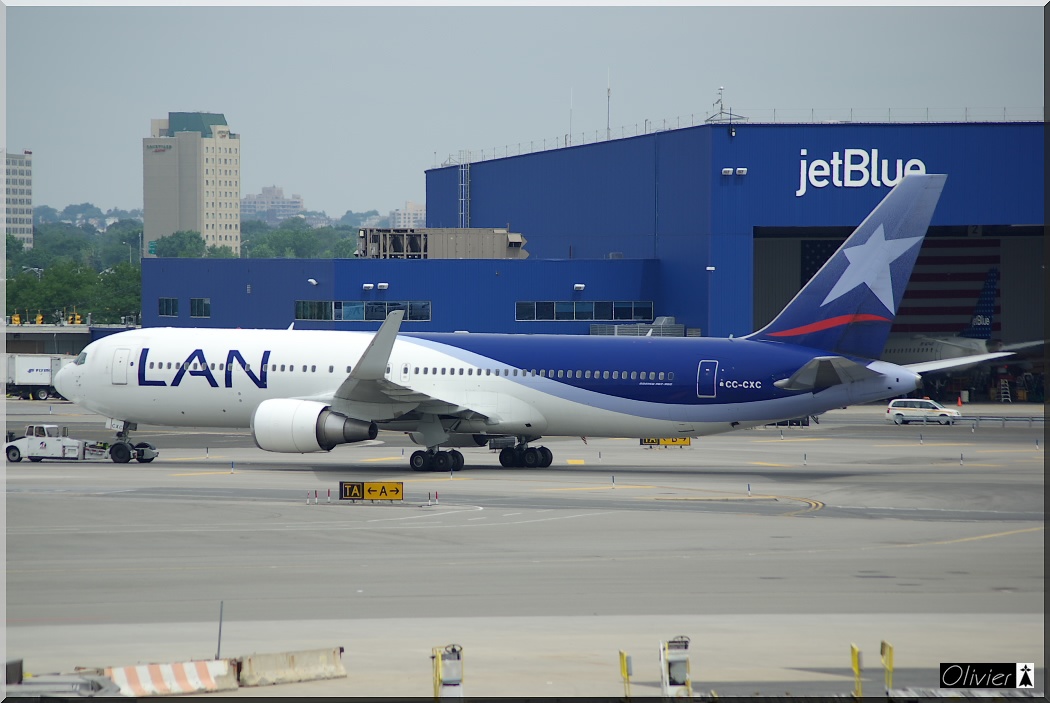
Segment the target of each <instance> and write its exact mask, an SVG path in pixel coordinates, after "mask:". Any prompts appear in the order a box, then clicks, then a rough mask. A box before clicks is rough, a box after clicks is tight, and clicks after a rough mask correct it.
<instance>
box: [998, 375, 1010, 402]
mask: <svg viewBox="0 0 1050 703" xmlns="http://www.w3.org/2000/svg"><path fill="white" fill-rule="evenodd" d="M999 402H1000V403H1013V401H1012V400H1011V399H1010V382H1009V381H1008V380H1006V379H1005V378H1000V379H999Z"/></svg>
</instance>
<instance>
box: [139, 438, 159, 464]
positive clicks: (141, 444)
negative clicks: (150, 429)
mask: <svg viewBox="0 0 1050 703" xmlns="http://www.w3.org/2000/svg"><path fill="white" fill-rule="evenodd" d="M135 449H153V450H155V449H156V447H154V446H153V445H152V444H150V443H149V442H139V443H138V444H136V445H135ZM155 458H156V457H152V456H151V457H150V458H148V459H143V458H142V453H141V452H135V461H137V462H139V463H140V464H148V463H150V462H151V461H153V460H154V459H155Z"/></svg>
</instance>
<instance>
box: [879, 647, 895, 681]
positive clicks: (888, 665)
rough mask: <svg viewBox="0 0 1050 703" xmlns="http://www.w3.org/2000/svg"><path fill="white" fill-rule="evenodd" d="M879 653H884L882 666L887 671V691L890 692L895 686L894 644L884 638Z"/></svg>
mask: <svg viewBox="0 0 1050 703" xmlns="http://www.w3.org/2000/svg"><path fill="white" fill-rule="evenodd" d="M879 653H880V654H881V655H882V668H883V669H885V671H886V692H887V693H888V692H889V690H890V689H891V688H893V645H892V644H890V643H889V642H887V641H886V640H883V641H882V646H881V647H880V648H879Z"/></svg>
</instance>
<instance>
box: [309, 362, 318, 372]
mask: <svg viewBox="0 0 1050 703" xmlns="http://www.w3.org/2000/svg"><path fill="white" fill-rule="evenodd" d="M315 371H317V366H316V365H313V364H311V365H310V373H314V372H315Z"/></svg>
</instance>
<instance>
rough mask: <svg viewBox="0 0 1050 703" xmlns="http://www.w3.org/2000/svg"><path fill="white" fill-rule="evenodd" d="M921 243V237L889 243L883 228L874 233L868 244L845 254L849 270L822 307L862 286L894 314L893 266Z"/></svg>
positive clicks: (880, 227)
mask: <svg viewBox="0 0 1050 703" xmlns="http://www.w3.org/2000/svg"><path fill="white" fill-rule="evenodd" d="M921 241H922V237H908V238H907V239H891V240H889V241H887V240H886V232H885V231H884V230H883V229H882V225H879V227H878V229H876V230H875V233H874V234H872V235H871V236H870V237H868V241H866V242H864V243H863V244H858V245H857V246H854V247H850V248H849V249H845V250H843V252H842V253H843V254H844V255H845V256H846V259H847V260H849V266H847V267H846V270H845V271H843V272H842V276H841V277H840V278H839V280H838V281H837V282H836V283H835V285H834V287H833V288H832V289H831V292H829V293H828V297H826V298H824V302H823V303H821V305H822V306H823V305H827V304H828V303H830V302H831V301H832V300H835V299H836V298H840V297H842V296H843V295H845V294H846V293H849V292H850V291H851V290H853V289H854V288H856V287H857V286H859V285H860V284H862V283H863V284H864V285H866V286H867V287H868V289H869V290H870V291H871V292H872V293H874V294H875V297H876V298H878V299H879V301H880V302H881V303H882V304H883V305H885V306H886V309H887V310H889V311H890V312H893V276H892V275H891V274H890V264H891V263H893V262H894V261H896V260H897V259H899V258H900V257H901V255H902V254H904V252H906V251H908V250H909V249H911V248H912V247H913V246H915V244H916V243H918V242H921Z"/></svg>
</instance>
